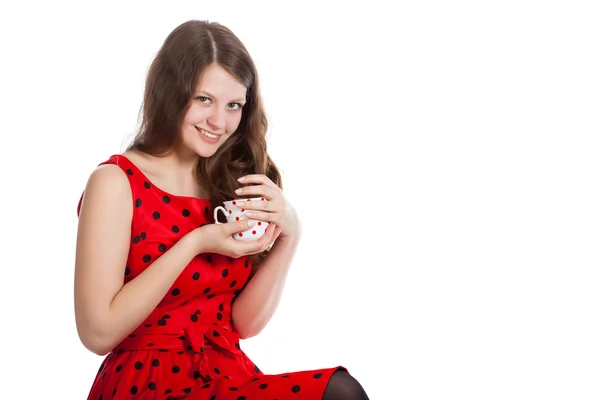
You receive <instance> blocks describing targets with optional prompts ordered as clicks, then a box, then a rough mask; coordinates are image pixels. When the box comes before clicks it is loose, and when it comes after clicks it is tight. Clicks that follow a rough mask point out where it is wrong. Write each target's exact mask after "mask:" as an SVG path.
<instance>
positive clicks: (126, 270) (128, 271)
mask: <svg viewBox="0 0 600 400" xmlns="http://www.w3.org/2000/svg"><path fill="white" fill-rule="evenodd" d="M130 273H131V270H130V269H129V267H125V275H129V274H130Z"/></svg>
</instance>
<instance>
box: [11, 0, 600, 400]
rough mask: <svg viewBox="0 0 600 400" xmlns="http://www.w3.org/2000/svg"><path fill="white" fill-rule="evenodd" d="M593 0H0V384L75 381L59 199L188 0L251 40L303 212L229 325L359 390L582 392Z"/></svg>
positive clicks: (274, 369)
mask: <svg viewBox="0 0 600 400" xmlns="http://www.w3.org/2000/svg"><path fill="white" fill-rule="evenodd" d="M593 3H595V2H592V1H589V2H583V1H562V2H561V1H537V2H534V1H523V0H520V1H503V2H499V1H498V2H491V1H486V2H481V1H454V2H446V1H437V2H434V1H419V2H401V3H393V2H390V3H384V2H376V1H369V2H364V3H363V4H356V5H350V4H348V3H347V2H340V3H337V4H336V3H334V2H325V1H320V2H316V3H314V4H310V3H308V2H306V1H303V2H298V3H296V4H295V5H293V4H291V3H289V2H277V3H276V2H270V3H269V2H250V1H244V2H232V1H228V2H216V1H215V2H202V1H193V2H172V3H171V2H169V5H167V2H144V3H139V4H134V3H133V2H118V3H116V2H115V3H109V2H98V3H95V4H93V3H90V2H77V3H75V2H73V3H71V4H68V3H64V2H56V1H52V2H42V1H38V2H37V3H32V2H16V3H12V2H6V3H3V5H2V6H1V8H0V41H1V42H0V44H1V48H0V58H1V62H0V68H1V73H0V84H1V87H0V101H1V104H0V105H1V108H0V112H1V123H2V124H1V126H0V129H1V131H2V136H1V139H0V143H1V149H2V156H1V157H0V167H1V168H0V173H1V174H2V175H1V178H2V185H1V188H0V190H1V195H0V202H1V204H0V205H1V208H0V213H1V219H0V221H1V222H0V223H1V226H2V230H1V231H2V232H3V234H2V239H1V244H2V246H1V248H2V253H1V258H0V263H1V265H0V266H1V271H2V278H1V279H0V285H1V287H0V289H1V293H0V296H2V298H1V306H2V316H1V320H0V321H1V322H0V324H1V325H0V327H1V330H0V335H1V339H0V346H1V347H2V348H1V350H0V364H1V369H2V371H3V373H2V375H0V388H1V389H0V390H1V393H0V397H1V398H7V399H8V398H20V399H25V398H26V399H38V398H53V399H58V398H61V399H84V398H85V397H86V396H87V393H88V390H89V388H90V386H91V383H92V380H93V379H94V375H95V373H96V372H97V370H98V367H99V365H100V362H101V358H100V357H98V356H96V355H93V354H92V353H90V352H88V351H87V350H86V349H85V348H84V347H83V346H82V345H81V343H80V342H79V339H78V337H77V333H76V328H75V323H74V313H73V269H74V251H75V235H76V229H77V218H76V207H77V202H78V200H79V196H80V194H81V191H82V190H83V188H84V186H85V183H86V181H87V178H88V176H89V174H90V173H91V172H92V171H93V169H94V168H95V167H96V165H97V164H99V163H100V162H102V161H104V160H105V159H107V158H108V156H110V155H111V154H114V153H118V152H121V151H123V150H124V148H125V146H126V144H127V143H128V141H129V140H130V139H131V137H132V134H133V133H134V131H135V128H136V126H137V115H138V110H139V107H140V102H141V99H142V93H143V85H144V79H145V73H146V70H147V68H148V66H149V64H150V62H151V60H152V58H153V56H154V55H155V54H156V52H157V51H158V49H159V47H160V46H161V44H162V42H163V40H164V39H165V38H166V36H167V35H168V33H169V32H170V31H171V30H172V29H174V28H175V27H176V26H177V25H179V24H180V23H182V22H184V21H186V20H188V19H208V20H212V21H218V22H220V23H222V24H224V25H226V26H228V27H229V28H231V29H232V30H233V31H234V32H235V33H236V34H237V35H238V37H240V39H241V40H242V41H243V42H244V43H245V44H246V46H247V47H248V49H249V50H250V52H251V54H252V56H253V58H254V60H255V62H256V65H257V68H258V70H259V73H260V79H261V84H262V91H263V95H264V100H265V103H266V107H267V112H268V117H269V121H270V129H269V139H268V140H269V152H270V154H271V155H272V157H273V159H274V160H275V162H276V163H277V164H278V166H279V167H280V168H281V170H282V174H283V178H284V185H285V193H286V194H287V196H288V198H289V199H290V201H291V202H292V204H294V205H295V207H296V208H297V210H298V212H299V213H300V215H301V217H302V221H303V226H304V237H303V242H302V244H301V246H300V248H299V250H298V253H297V257H296V258H295V261H294V263H293V267H292V271H291V273H290V275H289V280H288V284H287V288H286V292H285V293H284V296H283V298H282V300H281V304H280V306H279V309H278V311H277V314H276V316H275V317H274V318H273V320H272V322H271V323H270V325H269V326H268V327H267V328H266V329H265V330H264V331H263V332H262V334H261V335H259V336H258V337H256V338H252V339H249V340H246V341H245V342H243V343H242V346H243V348H244V349H245V350H246V352H247V353H248V354H249V355H250V357H251V358H252V359H253V360H254V361H255V362H256V363H257V365H259V367H260V368H261V369H262V370H263V371H264V372H266V373H280V372H288V371H294V370H301V369H314V368H321V367H329V366H337V365H339V364H341V365H344V366H346V367H347V368H348V369H349V370H350V372H351V373H352V374H353V375H354V376H355V377H356V378H357V379H358V380H359V381H360V382H361V383H362V384H363V386H364V387H365V389H366V391H367V392H368V394H369V395H370V397H371V399H409V400H421V399H461V400H467V399H473V400H475V399H477V400H480V399H486V400H488V399H490V400H491V399H502V400H505V399H512V400H516V399H527V400H531V399H544V400H547V399H569V400H571V399H578V400H583V399H598V398H599V396H600V384H599V383H600V378H599V375H600V361H599V360H600V340H599V337H600V323H599V318H600V313H599V310H598V308H599V305H600V302H599V300H600V290H599V283H600V282H599V278H600V272H599V270H598V269H599V266H600V263H599V258H600V257H599V252H598V250H599V241H600V211H599V210H600V190H599V184H598V172H599V171H600V169H599V167H600V165H599V164H600V160H599V157H598V155H599V154H600V148H599V147H600V146H599V144H600V140H599V133H600V130H599V120H600V118H599V106H600V74H599V73H598V71H600V57H599V50H598V49H599V45H600V43H599V42H600V39H599V38H600V28H599V26H600V25H599V24H598V21H599V19H600V13H599V12H598V9H595V8H594V7H593V6H592V4H593ZM392 4H394V8H392Z"/></svg>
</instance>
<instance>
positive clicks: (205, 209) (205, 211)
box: [204, 206, 208, 215]
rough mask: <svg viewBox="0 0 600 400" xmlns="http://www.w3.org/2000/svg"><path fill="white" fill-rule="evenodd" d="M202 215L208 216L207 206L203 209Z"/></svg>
mask: <svg viewBox="0 0 600 400" xmlns="http://www.w3.org/2000/svg"><path fill="white" fill-rule="evenodd" d="M204 214H206V215H208V206H206V207H204Z"/></svg>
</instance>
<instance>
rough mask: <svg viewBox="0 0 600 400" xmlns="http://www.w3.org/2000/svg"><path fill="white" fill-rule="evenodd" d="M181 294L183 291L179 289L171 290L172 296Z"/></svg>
mask: <svg viewBox="0 0 600 400" xmlns="http://www.w3.org/2000/svg"><path fill="white" fill-rule="evenodd" d="M179 293H181V290H179V289H173V290H171V294H172V295H173V296H177V295H179Z"/></svg>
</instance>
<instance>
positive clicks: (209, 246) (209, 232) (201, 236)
mask: <svg viewBox="0 0 600 400" xmlns="http://www.w3.org/2000/svg"><path fill="white" fill-rule="evenodd" d="M249 221H250V220H248V219H242V220H240V221H236V222H227V223H224V224H208V225H203V226H201V227H200V228H196V229H194V230H193V231H192V232H190V233H189V234H188V235H191V236H192V239H191V240H192V241H193V245H194V247H195V249H196V251H197V253H198V254H200V253H215V254H222V255H224V256H229V257H232V258H239V257H243V256H249V255H253V254H257V253H261V252H263V251H265V250H267V249H268V248H270V247H271V245H272V244H273V242H274V240H275V238H276V234H277V229H278V228H277V227H276V226H275V225H269V226H268V227H267V229H266V231H265V233H264V235H263V236H262V237H261V238H260V239H258V240H250V241H241V240H236V239H234V235H236V234H238V233H239V232H243V231H245V230H248V229H249V228H250V226H252V225H249V224H248V223H249ZM254 223H256V221H254Z"/></svg>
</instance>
